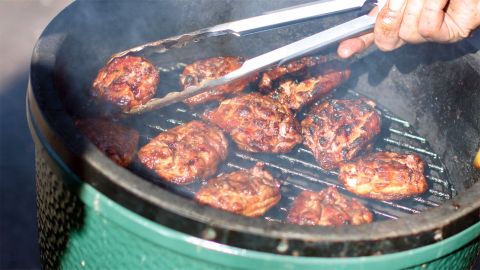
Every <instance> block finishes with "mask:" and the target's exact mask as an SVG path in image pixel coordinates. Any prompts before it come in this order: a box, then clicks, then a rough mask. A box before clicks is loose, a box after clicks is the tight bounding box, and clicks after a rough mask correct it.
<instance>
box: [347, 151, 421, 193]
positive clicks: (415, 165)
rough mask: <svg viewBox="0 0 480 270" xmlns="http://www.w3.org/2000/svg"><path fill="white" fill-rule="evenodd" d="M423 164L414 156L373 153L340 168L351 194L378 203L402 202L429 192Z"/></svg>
mask: <svg viewBox="0 0 480 270" xmlns="http://www.w3.org/2000/svg"><path fill="white" fill-rule="evenodd" d="M424 166H425V165H424V162H423V160H422V159H421V158H420V157H419V156H417V155H415V154H400V153H394V152H378V153H372V154H369V155H366V156H363V157H360V158H358V159H357V160H355V161H352V162H349V163H345V164H343V165H342V166H340V174H339V176H338V179H339V180H340V181H341V182H342V183H343V184H344V185H345V187H346V188H347V190H348V191H350V192H352V193H355V194H357V195H360V196H362V197H368V198H372V199H377V200H399V199H404V198H407V197H411V196H415V195H419V194H422V193H423V192H425V191H426V190H427V182H426V180H425V175H424Z"/></svg>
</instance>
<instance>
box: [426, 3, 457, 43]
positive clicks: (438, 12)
mask: <svg viewBox="0 0 480 270" xmlns="http://www.w3.org/2000/svg"><path fill="white" fill-rule="evenodd" d="M448 2H449V0H425V3H424V4H423V9H422V13H421V15H420V21H419V24H418V31H419V33H420V35H422V37H423V38H425V39H426V40H429V41H437V42H447V41H449V40H451V39H452V38H454V37H453V33H451V32H450V31H449V29H448V26H447V24H445V23H444V20H445V11H444V9H445V7H446V5H447V4H448Z"/></svg>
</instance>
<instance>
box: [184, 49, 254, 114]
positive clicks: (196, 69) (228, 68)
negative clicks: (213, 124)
mask: <svg viewBox="0 0 480 270" xmlns="http://www.w3.org/2000/svg"><path fill="white" fill-rule="evenodd" d="M244 61H245V60H244V59H243V58H242V57H236V56H226V57H213V58H208V59H204V60H200V61H196V62H194V63H192V64H190V65H187V66H186V67H185V69H184V70H183V73H182V74H181V75H180V84H181V85H182V86H183V88H184V89H185V88H187V87H189V86H196V85H199V84H201V83H202V82H204V81H206V80H212V79H217V78H220V77H222V76H225V75H226V74H228V73H230V72H232V71H234V70H236V69H239V68H240V67H241V66H242V64H243V62H244ZM255 80H257V75H252V76H249V77H246V78H244V79H240V80H238V81H234V82H232V83H229V84H227V85H221V86H218V87H215V88H212V89H210V90H208V91H207V92H204V93H202V94H199V95H196V96H193V97H191V98H188V99H186V100H184V102H185V103H186V104H188V105H190V106H195V105H197V104H202V103H206V102H209V101H213V100H217V101H222V100H224V99H225V96H226V95H236V94H239V93H241V92H242V91H243V90H244V89H245V88H246V87H247V85H248V84H249V83H250V82H253V81H255Z"/></svg>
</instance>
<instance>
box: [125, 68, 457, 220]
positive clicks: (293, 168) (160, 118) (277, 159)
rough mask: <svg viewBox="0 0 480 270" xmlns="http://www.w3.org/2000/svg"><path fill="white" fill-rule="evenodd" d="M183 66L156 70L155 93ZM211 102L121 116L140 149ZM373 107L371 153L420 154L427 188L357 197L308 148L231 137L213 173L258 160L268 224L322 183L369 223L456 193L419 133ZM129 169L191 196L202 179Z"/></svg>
mask: <svg viewBox="0 0 480 270" xmlns="http://www.w3.org/2000/svg"><path fill="white" fill-rule="evenodd" d="M157 64H158V63H157ZM184 66H185V64H183V63H179V64H176V65H175V66H171V67H166V68H164V67H160V68H159V69H160V71H161V76H162V79H161V83H160V89H159V91H158V92H159V93H158V96H162V95H165V94H166V93H167V92H168V91H171V90H172V89H175V90H176V89H179V87H180V86H179V85H178V76H179V74H180V72H181V70H182V69H183V67H184ZM247 91H255V89H254V88H253V87H252V88H250V89H249V90H247ZM360 97H362V95H360V94H359V93H357V92H356V91H354V90H353V89H348V88H347V87H340V88H338V89H336V90H335V91H332V93H331V94H330V95H328V96H327V97H325V98H327V99H330V98H339V99H356V98H360ZM215 106H217V104H216V103H212V104H208V105H204V106H200V107H197V108H195V109H192V108H190V107H188V106H186V105H184V104H180V103H178V104H174V105H172V106H169V107H166V108H163V109H161V110H158V111H154V112H150V113H147V114H144V115H141V116H136V117H133V118H128V119H124V120H123V121H124V122H126V123H127V124H128V125H130V126H132V127H134V128H136V129H137V130H138V131H139V132H140V134H141V140H140V147H141V146H143V145H145V144H147V143H148V142H149V141H150V140H151V139H152V138H154V137H155V136H157V135H158V134H159V133H161V132H163V131H165V130H167V129H170V128H173V127H175V126H177V125H181V124H183V123H187V122H189V121H192V120H201V117H200V116H201V114H202V112H203V111H205V110H207V109H212V108H214V107H215ZM377 109H378V112H379V113H380V114H381V116H382V131H381V134H380V135H379V136H378V137H377V140H376V143H375V145H374V149H375V150H376V151H382V150H388V151H395V152H400V153H416V154H418V155H419V156H420V157H422V159H423V160H424V161H425V163H426V170H425V175H426V178H427V182H428V190H427V191H426V192H425V193H424V194H422V195H420V196H417V197H413V198H409V199H404V200H399V201H377V200H372V199H366V198H361V197H357V196H355V195H354V194H351V193H349V192H347V191H346V189H345V188H344V187H343V185H342V184H341V183H340V182H339V181H338V179H337V176H338V171H326V170H324V169H322V168H320V167H319V166H318V165H317V162H316V161H315V159H314V158H313V156H312V153H311V152H310V150H308V149H307V148H305V147H304V146H303V145H298V146H297V147H295V148H294V149H293V150H292V151H291V152H290V153H287V154H265V153H250V152H245V151H242V150H240V149H238V148H237V147H236V145H235V143H234V142H233V141H230V146H229V156H228V158H227V161H226V162H224V163H223V164H222V165H221V166H219V170H218V172H217V174H221V173H228V172H231V171H235V170H239V169H244V168H250V167H253V166H254V165H255V163H256V162H259V161H261V162H263V163H264V164H265V165H266V168H267V169H268V170H269V171H270V172H271V173H272V174H273V175H274V177H275V178H277V179H278V180H279V181H280V182H281V185H282V188H281V191H282V199H281V201H280V202H279V203H278V204H277V205H276V206H275V207H273V208H272V209H270V210H269V211H268V212H267V213H266V214H265V215H264V216H263V218H265V219H266V220H269V221H272V222H283V221H284V220H285V217H286V215H287V213H288V210H289V209H290V204H291V202H292V201H293V200H294V199H295V197H296V196H297V195H298V194H299V193H300V192H301V191H302V190H305V189H309V190H314V191H319V190H321V189H324V188H326V187H328V186H335V187H337V188H338V190H339V191H340V192H341V193H342V194H344V195H346V196H347V197H351V198H352V197H353V198H357V199H358V200H359V201H360V202H362V203H363V204H364V205H365V206H367V207H368V208H369V209H370V210H371V211H372V212H373V213H374V216H375V218H374V220H375V221H381V220H387V219H397V218H400V217H403V216H406V215H409V214H416V213H420V212H422V211H425V210H426V209H428V208H430V207H435V206H438V205H440V204H441V203H442V202H443V201H445V200H447V199H450V198H451V197H452V196H454V195H455V194H456V191H455V189H454V188H453V185H452V184H451V183H450V180H449V177H448V172H447V169H446V167H445V166H444V164H443V162H442V160H441V159H440V158H439V156H438V155H437V154H436V153H434V152H433V150H432V148H431V147H430V145H429V143H428V142H427V140H426V139H425V138H423V137H421V136H419V135H418V134H417V133H416V132H415V130H414V129H413V128H412V126H411V125H410V124H409V123H408V122H407V121H404V120H402V119H399V118H398V117H396V116H395V115H393V114H392V113H391V112H389V110H388V109H387V108H384V107H383V106H382V105H381V104H377ZM306 110H308V108H306ZM305 114H306V112H305V111H300V112H299V113H298V114H297V118H298V119H299V120H302V119H303V118H304V117H305ZM227 137H228V136H227ZM129 169H130V170H132V171H133V172H135V173H137V174H139V175H141V176H143V177H144V178H146V179H147V180H149V181H152V182H154V183H156V184H158V185H159V186H162V187H164V188H167V189H170V190H172V191H173V192H175V193H177V194H179V195H181V196H184V197H187V198H190V199H193V197H194V195H195V193H196V192H197V191H198V189H199V188H200V187H201V186H202V185H204V184H206V179H204V180H201V181H197V182H195V183H192V184H190V185H186V186H178V185H175V184H171V183H168V182H166V181H162V179H160V178H159V177H158V176H157V175H156V174H154V173H153V172H151V171H149V170H148V169H146V168H145V167H143V165H142V164H141V163H140V162H139V161H138V160H136V161H135V162H134V163H133V164H132V165H131V166H130V168H129Z"/></svg>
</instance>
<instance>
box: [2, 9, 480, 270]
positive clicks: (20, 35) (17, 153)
mask: <svg viewBox="0 0 480 270" xmlns="http://www.w3.org/2000/svg"><path fill="white" fill-rule="evenodd" d="M132 1H134V0H132ZM159 1H161V0H159ZM238 1H242V0H238ZM265 1H267V0H265ZM71 2H72V0H0V40H1V42H0V59H1V60H0V63H1V64H0V269H38V268H40V264H39V254H38V246H37V227H36V211H35V179H34V177H35V171H34V146H33V142H32V139H31V137H30V133H29V130H28V126H27V122H26V116H25V91H26V88H27V83H28V73H29V63H30V57H31V53H32V50H33V47H34V45H35V42H36V40H37V38H38V37H39V36H40V34H41V32H42V31H43V29H44V28H45V27H46V26H47V24H48V22H49V21H50V20H51V19H52V18H53V17H54V16H55V15H56V14H58V13H59V12H60V11H61V10H62V9H63V8H64V7H66V6H67V5H68V4H69V3H71ZM479 36H480V35H477V37H479ZM473 42H475V43H476V42H478V43H480V41H479V40H476V41H473ZM475 269H480V263H479V262H477V266H476V267H475Z"/></svg>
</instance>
